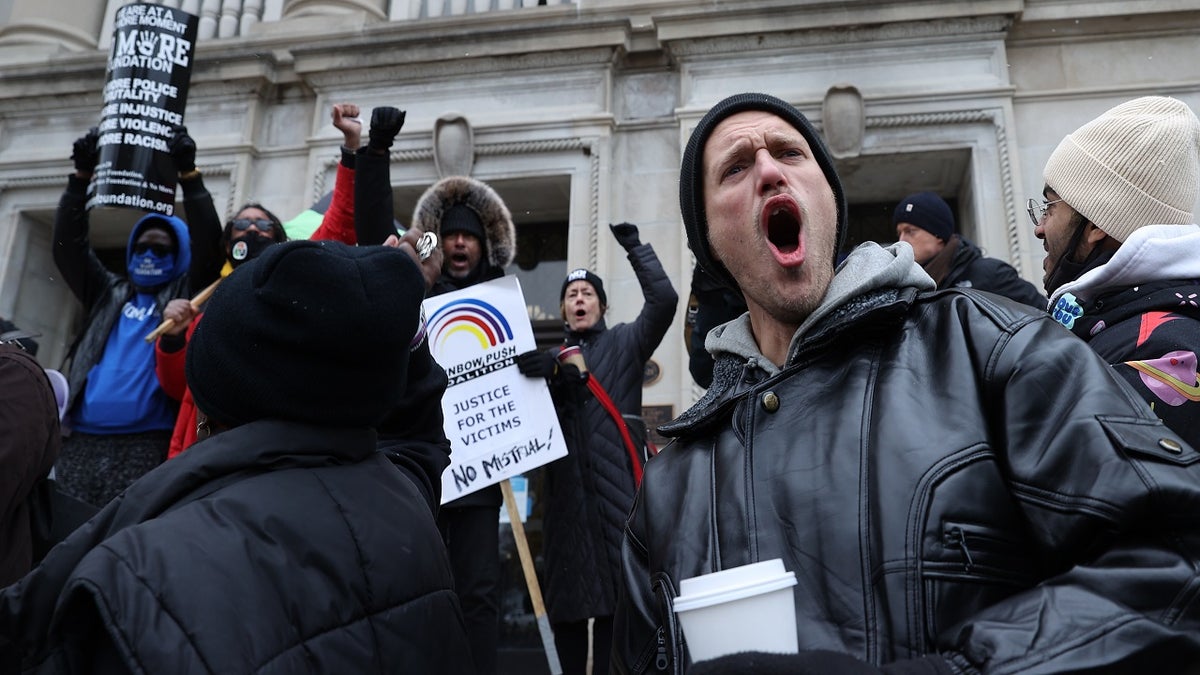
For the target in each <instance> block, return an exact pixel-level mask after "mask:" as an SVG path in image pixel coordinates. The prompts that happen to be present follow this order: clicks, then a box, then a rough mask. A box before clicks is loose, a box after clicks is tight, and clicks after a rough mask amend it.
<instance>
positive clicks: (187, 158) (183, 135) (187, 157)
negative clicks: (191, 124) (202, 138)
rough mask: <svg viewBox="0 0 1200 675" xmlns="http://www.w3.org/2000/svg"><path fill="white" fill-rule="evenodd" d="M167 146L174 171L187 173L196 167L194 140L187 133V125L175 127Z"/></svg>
mask: <svg viewBox="0 0 1200 675" xmlns="http://www.w3.org/2000/svg"><path fill="white" fill-rule="evenodd" d="M167 148H168V149H169V150H170V151H171V159H173V160H175V170H176V171H178V172H179V173H189V172H191V171H194V170H195V169H196V141H194V140H192V137H191V136H189V135H188V130H187V127H185V126H183V125H182V124H181V125H179V126H177V127H175V133H173V134H171V140H169V141H167Z"/></svg>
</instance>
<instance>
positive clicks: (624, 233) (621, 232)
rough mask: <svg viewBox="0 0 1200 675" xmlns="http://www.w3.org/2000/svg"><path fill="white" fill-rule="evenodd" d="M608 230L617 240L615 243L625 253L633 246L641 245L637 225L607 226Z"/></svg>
mask: <svg viewBox="0 0 1200 675" xmlns="http://www.w3.org/2000/svg"><path fill="white" fill-rule="evenodd" d="M608 229H610V230H612V233H613V236H614V237H616V238H617V243H618V244H620V245H621V248H623V249H625V250H626V251H628V250H629V249H631V248H633V247H635V246H641V245H642V240H641V239H638V229H637V225H634V224H633V223H620V224H618V225H609V226H608Z"/></svg>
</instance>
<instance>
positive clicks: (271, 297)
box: [186, 240, 425, 427]
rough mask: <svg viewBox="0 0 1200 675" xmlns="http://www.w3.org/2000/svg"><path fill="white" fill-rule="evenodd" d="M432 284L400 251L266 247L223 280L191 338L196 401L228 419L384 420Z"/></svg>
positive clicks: (358, 423) (317, 244)
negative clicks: (428, 284)
mask: <svg viewBox="0 0 1200 675" xmlns="http://www.w3.org/2000/svg"><path fill="white" fill-rule="evenodd" d="M424 291H425V282H424V279H423V277H422V276H421V272H420V270H419V269H418V268H417V265H416V263H414V262H413V261H412V259H411V258H409V257H408V255H406V254H405V253H403V252H401V251H400V250H399V249H395V248H386V247H383V246H363V247H354V246H347V245H345V244H342V243H339V242H335V241H308V240H304V241H292V242H287V243H284V244H277V245H275V246H271V247H268V248H267V249H266V250H265V251H264V252H263V253H262V255H260V256H259V257H257V258H255V259H254V260H252V261H250V262H248V263H246V264H245V265H242V266H241V267H239V268H237V269H236V270H234V272H233V273H232V274H230V275H229V276H228V277H227V278H226V279H225V280H224V281H222V282H221V284H220V286H218V287H217V290H216V292H215V293H214V294H213V297H212V299H211V300H210V301H209V303H208V306H207V308H206V309H205V312H204V316H203V318H202V319H201V320H200V322H199V324H198V325H197V326H196V331H195V334H194V335H193V336H192V338H191V340H190V341H189V344H188V349H187V366H186V371H187V383H188V387H190V388H191V391H192V397H193V398H194V399H195V401H196V407H197V408H199V409H200V410H201V411H203V412H204V413H206V414H207V415H208V416H209V417H211V418H212V419H213V420H214V421H216V422H220V423H222V424H225V425H227V426H237V425H240V424H245V423H247V422H252V421H255V420H259V419H279V420H292V421H297V422H305V423H309V424H314V425H323V426H332V427H364V426H374V425H376V424H377V423H378V422H379V421H380V420H381V419H383V417H384V415H385V414H387V412H388V411H389V410H391V409H392V408H393V407H395V406H396V404H397V403H398V402H399V401H400V398H401V396H403V394H404V387H405V385H404V383H405V381H406V377H407V370H408V359H409V343H410V342H411V341H412V338H413V335H414V334H415V333H416V331H417V327H418V323H419V322H420V314H421V309H420V307H421V300H422V299H423V298H424Z"/></svg>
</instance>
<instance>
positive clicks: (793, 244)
mask: <svg viewBox="0 0 1200 675" xmlns="http://www.w3.org/2000/svg"><path fill="white" fill-rule="evenodd" d="M767 241H769V242H771V244H772V245H774V246H775V248H777V249H779V252H780V253H791V252H792V251H795V250H796V249H798V248H800V220H799V219H798V218H796V214H794V213H792V212H791V210H789V209H785V208H783V207H782V206H779V207H776V208H774V209H772V210H771V213H770V215H769V216H767Z"/></svg>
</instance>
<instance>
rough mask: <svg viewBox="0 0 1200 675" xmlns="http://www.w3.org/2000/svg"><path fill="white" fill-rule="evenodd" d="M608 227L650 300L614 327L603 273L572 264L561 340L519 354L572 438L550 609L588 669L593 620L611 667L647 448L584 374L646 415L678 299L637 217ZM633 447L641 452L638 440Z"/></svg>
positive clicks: (552, 525)
mask: <svg viewBox="0 0 1200 675" xmlns="http://www.w3.org/2000/svg"><path fill="white" fill-rule="evenodd" d="M611 229H612V233H613V236H614V237H615V238H616V240H617V243H619V244H620V245H621V247H622V248H623V249H625V251H626V257H627V258H628V259H629V263H630V264H631V265H632V266H633V271H634V274H636V275H637V280H638V283H639V284H640V285H641V288H642V296H643V300H644V301H643V304H642V308H641V311H639V312H638V315H637V317H636V318H635V319H634V320H633V321H630V322H628V323H618V324H616V325H614V326H612V327H609V326H608V325H607V324H606V322H605V320H604V316H605V314H606V313H607V312H608V294H607V293H606V292H605V290H604V282H603V281H602V280H601V279H600V277H599V276H597V275H596V274H594V273H592V272H591V271H589V270H586V269H577V270H574V271H572V272H571V273H569V274H568V275H567V277H566V279H564V280H563V284H562V290H561V292H560V294H559V299H560V302H561V304H560V309H561V311H562V316H563V322H564V324H565V326H566V334H565V336H564V338H563V344H562V346H561V347H556V348H554V349H552V350H549V351H547V352H539V351H530V352H526V353H525V354H521V355H520V356H519V357H518V358H517V367H518V368H519V369H520V371H521V372H522V373H523V374H525V375H527V376H529V377H543V378H546V379H547V381H548V382H549V384H550V393H551V395H552V397H553V398H554V408H555V410H556V411H557V413H558V416H559V421H560V426H561V427H562V431H563V436H564V438H565V440H566V443H567V456H566V457H563V458H561V459H559V460H556V461H554V462H551V463H550V464H549V465H547V466H546V468H545V472H546V473H545V476H546V480H545V484H544V491H545V495H544V504H545V516H544V518H545V538H544V540H543V541H544V544H543V553H544V555H545V559H546V562H545V567H544V569H545V577H546V581H545V591H546V611H547V614H548V615H549V617H550V622H551V626H552V627H553V628H554V641H555V643H556V646H557V648H558V655H559V659H560V661H561V663H562V667H563V672H564V673H566V674H576V673H578V674H582V673H584V672H585V668H586V666H587V660H588V620H589V619H591V620H592V644H593V650H592V662H593V672H597V673H606V672H608V658H609V653H610V651H611V649H610V647H611V642H612V615H613V612H614V610H615V608H616V601H617V585H618V584H617V574H618V571H619V570H620V554H621V533H622V531H623V529H624V526H625V518H626V517H627V516H628V514H629V508H630V506H631V505H632V504H633V495H634V492H635V491H636V490H637V482H636V480H635V476H636V475H640V471H641V463H642V458H641V456H640V455H639V456H638V457H636V458H635V457H633V456H631V452H630V448H628V447H627V444H626V442H625V441H624V438H623V435H622V433H621V430H620V427H619V426H618V422H617V420H616V419H615V418H614V417H613V416H612V414H611V413H610V411H609V410H607V409H606V407H605V405H604V404H603V403H602V402H601V401H600V400H598V399H597V397H596V396H595V395H594V394H593V392H592V391H590V390H589V388H588V385H587V379H588V378H592V379H594V380H595V381H597V382H599V383H600V385H601V386H602V387H603V390H604V392H605V393H606V394H607V395H608V397H609V398H610V399H611V401H612V403H613V404H614V406H615V408H616V410H617V411H618V412H619V413H620V414H621V415H622V416H626V415H628V416H632V417H633V418H634V419H633V420H631V423H633V424H639V423H640V419H641V417H640V416H641V410H642V380H643V374H644V373H645V368H646V362H647V361H648V360H650V356H651V355H652V354H654V350H655V349H657V348H658V345H659V344H660V343H661V342H662V339H663V336H664V335H666V333H667V330H668V329H669V328H670V327H671V321H672V319H673V318H674V317H675V305H676V303H677V302H678V301H679V296H678V295H677V294H676V292H675V288H674V287H673V286H672V285H671V280H670V278H669V277H668V276H667V273H666V271H664V270H663V267H662V263H660V262H659V260H658V256H657V255H656V254H655V252H654V248H653V247H652V246H651V245H650V244H643V243H642V242H641V239H640V238H639V236H638V229H637V226H635V225H632V224H630V223H621V224H619V225H613V226H611ZM563 347H578V348H579V349H580V350H581V351H582V355H583V361H584V363H585V367H586V369H587V371H588V372H587V373H580V371H579V369H578V368H577V367H575V366H572V365H561V364H559V363H558V360H557V356H558V353H559V352H560V351H561V350H562V348H563ZM621 424H625V422H624V420H622V421H621ZM634 450H637V451H638V452H639V453H640V451H641V448H634Z"/></svg>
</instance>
